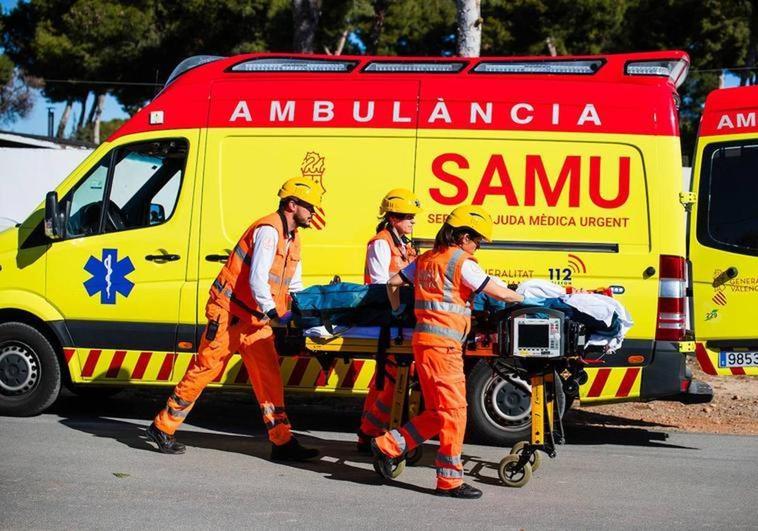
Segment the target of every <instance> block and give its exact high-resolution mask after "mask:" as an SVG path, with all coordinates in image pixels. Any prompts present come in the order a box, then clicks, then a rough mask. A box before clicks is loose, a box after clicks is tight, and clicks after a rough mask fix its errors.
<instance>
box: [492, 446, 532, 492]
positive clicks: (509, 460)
mask: <svg viewBox="0 0 758 531" xmlns="http://www.w3.org/2000/svg"><path fill="white" fill-rule="evenodd" d="M518 461H519V456H517V455H513V454H512V455H506V456H505V457H503V459H502V460H501V461H500V466H498V467H497V475H498V476H499V477H500V481H502V482H503V483H505V484H506V485H507V486H508V487H517V488H518V487H523V486H524V485H526V484H527V483H529V480H530V479H532V465H530V464H529V463H526V464H525V465H524V466H523V467H519V466H518Z"/></svg>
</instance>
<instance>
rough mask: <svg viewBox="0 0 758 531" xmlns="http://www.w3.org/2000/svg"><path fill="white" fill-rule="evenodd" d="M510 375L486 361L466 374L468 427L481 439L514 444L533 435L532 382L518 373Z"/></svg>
mask: <svg viewBox="0 0 758 531" xmlns="http://www.w3.org/2000/svg"><path fill="white" fill-rule="evenodd" d="M501 372H504V373H505V372H507V369H505V368H501ZM510 376H511V378H510V379H504V378H502V377H501V376H500V375H499V374H497V373H496V372H494V371H493V370H492V368H491V367H490V364H489V363H487V362H485V361H480V362H479V363H477V364H476V365H475V366H474V367H473V368H472V369H471V370H470V371H469V373H468V374H467V375H466V393H467V402H468V431H469V434H470V435H471V436H473V437H474V438H475V439H476V440H477V441H479V442H483V443H488V444H493V445H497V446H513V445H514V444H516V443H517V442H518V441H524V440H527V439H529V437H530V436H531V429H532V428H531V427H532V417H531V412H532V404H531V397H532V394H531V386H530V385H529V383H528V382H526V381H524V380H523V379H522V378H520V377H519V376H517V375H515V374H512V375H510Z"/></svg>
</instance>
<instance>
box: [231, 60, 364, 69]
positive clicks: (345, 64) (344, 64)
mask: <svg viewBox="0 0 758 531" xmlns="http://www.w3.org/2000/svg"><path fill="white" fill-rule="evenodd" d="M357 64H358V62H357V61H331V60H328V59H300V58H294V57H260V58H256V59H249V60H247V61H243V62H241V63H237V64H236V65H234V66H233V67H232V68H231V71H232V72H350V71H351V70H352V69H353V68H355V65H357Z"/></svg>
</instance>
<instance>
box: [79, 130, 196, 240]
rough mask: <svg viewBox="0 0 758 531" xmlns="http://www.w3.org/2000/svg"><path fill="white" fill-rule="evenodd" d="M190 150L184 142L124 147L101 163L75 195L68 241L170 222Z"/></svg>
mask: <svg viewBox="0 0 758 531" xmlns="http://www.w3.org/2000/svg"><path fill="white" fill-rule="evenodd" d="M187 149H188V144H187V141H186V140H183V139H176V140H160V141H151V142H142V143H137V144H129V145H127V146H122V147H119V148H116V149H115V150H113V151H112V152H110V153H109V154H108V155H106V156H105V157H103V159H102V160H101V161H100V162H99V163H98V165H97V166H96V167H95V168H93V169H92V170H91V171H90V173H89V174H88V175H87V176H86V177H85V178H84V179H83V180H82V182H81V183H80V184H79V185H78V186H77V188H76V190H74V192H73V194H71V198H70V202H71V205H70V210H69V219H68V223H67V236H68V237H77V236H87V235H91V234H102V233H104V232H118V231H122V230H129V229H136V228H142V227H148V226H151V225H159V224H161V223H164V222H166V221H168V219H169V218H171V215H172V214H173V213H174V209H175V208H176V203H177V200H178V198H179V190H180V188H181V184H182V177H183V175H184V167H185V163H186V160H187ZM103 205H105V212H103V208H102V207H103Z"/></svg>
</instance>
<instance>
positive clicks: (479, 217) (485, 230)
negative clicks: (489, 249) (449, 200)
mask: <svg viewBox="0 0 758 531" xmlns="http://www.w3.org/2000/svg"><path fill="white" fill-rule="evenodd" d="M445 223H447V224H448V225H450V226H451V227H456V228H462V227H466V228H469V229H472V230H474V231H476V232H477V233H479V234H481V235H482V236H483V237H484V239H485V240H487V241H491V240H492V225H493V224H494V223H493V221H492V216H490V213H489V212H487V211H486V210H484V209H483V208H482V207H480V206H474V205H464V206H459V207H458V208H456V209H455V210H453V211H452V212H451V213H450V215H449V216H448V217H447V220H446V221H445Z"/></svg>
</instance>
